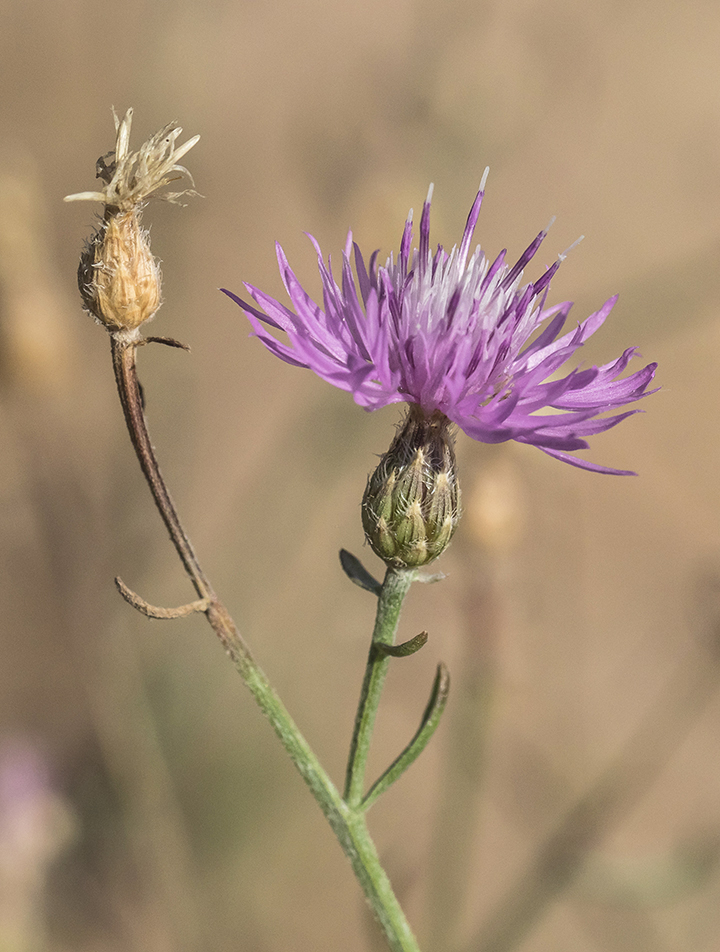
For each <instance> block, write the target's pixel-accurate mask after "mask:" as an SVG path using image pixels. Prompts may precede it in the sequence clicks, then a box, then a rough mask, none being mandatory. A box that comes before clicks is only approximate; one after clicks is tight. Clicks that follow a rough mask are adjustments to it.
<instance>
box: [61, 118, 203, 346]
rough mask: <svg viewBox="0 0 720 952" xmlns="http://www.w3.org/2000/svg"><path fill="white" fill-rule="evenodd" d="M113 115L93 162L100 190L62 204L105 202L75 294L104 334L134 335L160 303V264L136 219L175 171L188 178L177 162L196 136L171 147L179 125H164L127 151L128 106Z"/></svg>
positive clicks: (171, 197) (170, 195) (171, 196)
mask: <svg viewBox="0 0 720 952" xmlns="http://www.w3.org/2000/svg"><path fill="white" fill-rule="evenodd" d="M113 115H114V116H115V132H116V139H115V150H114V151H113V152H108V153H107V154H106V155H104V156H101V157H100V158H99V159H98V161H97V164H96V172H97V177H98V178H99V179H101V180H102V181H103V182H104V183H105V185H104V187H103V188H102V189H101V190H100V191H96V192H78V193H77V194H75V195H68V196H67V197H66V198H65V201H66V202H72V201H98V202H103V204H104V205H105V214H104V217H103V221H102V223H101V225H100V227H99V229H98V230H97V232H96V233H95V234H94V235H93V237H92V238H91V239H90V241H89V242H88V245H87V247H86V248H85V250H84V252H83V254H82V256H81V258H80V267H79V268H78V285H79V287H80V295H81V297H82V299H83V304H84V305H85V307H86V308H87V310H88V311H89V312H90V314H92V315H93V317H95V318H97V320H98V321H100V323H101V324H104V325H105V327H106V328H107V329H108V330H109V331H110V332H111V333H118V332H129V333H131V334H134V333H135V332H136V331H137V328H138V327H140V325H141V324H143V323H144V322H145V321H147V320H149V319H150V318H151V317H152V316H153V315H154V314H155V312H156V311H157V310H158V308H159V307H160V304H161V295H160V268H159V267H158V263H157V261H156V260H155V258H154V257H153V255H152V252H151V251H150V242H149V239H148V233H147V231H145V230H144V229H143V228H142V227H141V224H140V220H141V214H142V209H143V206H144V205H145V203H146V202H147V200H148V198H149V197H150V196H151V195H152V194H153V193H156V192H157V191H158V190H159V189H162V188H164V187H165V186H166V185H168V184H169V183H170V182H173V181H176V180H177V179H179V178H181V177H182V176H183V175H185V176H187V177H188V178H189V179H190V182H191V183H192V176H191V175H190V173H189V172H188V170H187V169H186V168H184V167H183V166H182V165H179V164H178V161H179V159H181V158H182V156H184V155H185V153H186V152H188V151H189V150H190V149H192V147H193V146H194V145H195V143H196V142H197V141H198V139H199V138H200V136H193V138H192V139H188V141H187V142H185V143H184V144H183V145H181V146H177V147H176V144H175V143H176V140H177V138H178V136H179V135H180V133H181V132H182V129H181V128H180V127H179V126H178V125H177V123H175V122H171V123H169V124H168V125H167V126H165V127H164V128H162V129H160V131H159V132H156V133H155V135H153V136H151V137H150V138H149V139H148V140H147V142H145V143H144V144H143V145H142V146H141V148H140V149H139V150H138V151H137V152H132V153H131V152H130V128H131V125H132V115H133V111H132V109H128V111H127V112H126V113H125V116H124V117H123V119H122V120H119V119H118V117H117V115H115V113H114V111H113ZM175 173H177V174H175ZM194 194H197V193H196V192H194V191H193V190H192V189H185V190H183V191H180V192H166V193H164V194H163V195H162V196H160V197H162V198H164V199H165V200H166V201H169V202H177V201H178V199H179V198H180V197H181V196H183V195H194Z"/></svg>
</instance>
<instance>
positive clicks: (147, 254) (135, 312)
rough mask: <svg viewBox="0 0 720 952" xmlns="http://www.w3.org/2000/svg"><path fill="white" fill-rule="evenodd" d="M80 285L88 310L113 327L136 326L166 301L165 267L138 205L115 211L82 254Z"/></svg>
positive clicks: (115, 328) (120, 328) (119, 329)
mask: <svg viewBox="0 0 720 952" xmlns="http://www.w3.org/2000/svg"><path fill="white" fill-rule="evenodd" d="M78 287H79V288H80V296H81V297H82V299H83V304H84V305H85V307H86V308H87V310H88V311H89V312H90V314H92V316H93V317H95V318H96V319H97V320H98V321H100V323H101V324H104V325H105V327H106V328H107V329H108V330H109V331H111V332H115V331H122V330H125V331H134V330H135V329H136V328H138V327H139V326H140V325H141V324H143V323H144V322H145V321H148V320H150V318H151V317H153V315H154V314H155V312H156V311H157V310H158V308H159V307H160V304H161V297H160V268H159V267H158V263H157V261H156V260H155V258H154V257H153V254H152V252H151V251H150V242H149V241H148V234H147V232H146V231H145V230H144V229H143V228H141V226H140V214H139V212H137V211H128V212H122V213H120V214H117V215H111V216H109V217H108V218H107V219H106V220H105V221H103V223H102V225H101V226H100V228H99V230H98V231H97V232H96V234H95V235H94V236H93V237H92V238H91V239H90V242H89V243H88V245H87V247H86V248H85V251H84V252H83V254H82V256H81V258H80V267H79V268H78Z"/></svg>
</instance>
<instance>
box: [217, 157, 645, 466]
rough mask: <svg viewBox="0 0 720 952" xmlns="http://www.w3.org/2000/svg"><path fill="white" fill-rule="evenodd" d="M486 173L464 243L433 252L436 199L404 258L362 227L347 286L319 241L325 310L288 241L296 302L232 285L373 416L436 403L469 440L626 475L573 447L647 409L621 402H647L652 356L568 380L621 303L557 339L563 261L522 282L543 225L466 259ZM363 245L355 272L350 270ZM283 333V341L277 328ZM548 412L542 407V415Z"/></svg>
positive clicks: (297, 355)
mask: <svg viewBox="0 0 720 952" xmlns="http://www.w3.org/2000/svg"><path fill="white" fill-rule="evenodd" d="M486 178H487V171H486V173H485V175H484V176H483V180H482V183H481V185H480V190H479V191H478V194H477V197H476V199H475V202H474V203H473V206H472V208H471V210H470V215H469V216H468V220H467V224H466V226H465V231H464V233H463V237H462V241H461V243H460V248H459V249H458V248H457V246H456V247H454V248H453V249H452V251H451V252H450V253H449V254H448V253H447V252H446V251H445V250H444V249H443V248H442V246H438V249H437V251H436V252H435V253H434V254H433V253H432V252H431V250H430V200H431V197H432V187H431V188H430V191H429V193H428V197H427V200H426V202H425V204H424V206H423V211H422V217H421V220H420V247H419V249H416V250H412V237H413V224H412V212H410V215H409V216H408V219H407V222H406V223H405V228H404V230H403V235H402V239H401V241H400V252H399V254H398V256H397V259H396V258H394V257H393V255H391V256H390V258H389V259H388V261H387V263H386V264H385V266H384V267H378V264H377V257H378V252H377V251H376V252H374V253H373V254H372V255H371V257H370V260H369V262H368V263H367V264H366V262H365V260H364V258H363V256H362V254H361V252H360V249H359V248H358V246H357V245H356V244H354V243H353V242H352V233H351V234H349V235H348V241H347V245H346V248H345V252H344V254H343V260H342V277H341V281H340V284H339V285H338V283H337V282H336V280H335V278H334V277H333V274H332V270H331V265H330V260H329V259H328V264H327V265H326V264H325V262H324V261H323V258H322V252H321V251H320V247H319V245H318V243H317V242H316V241H315V239H314V238H312V236H310V240H311V241H312V242H313V245H314V246H315V249H316V251H317V253H318V265H319V268H320V276H321V278H322V283H323V305H322V307H321V306H320V305H319V304H316V303H315V302H314V301H313V300H312V299H311V298H310V297H309V296H308V294H307V293H306V292H305V291H304V290H303V288H302V286H301V285H300V282H299V281H298V279H297V277H296V276H295V274H294V272H293V271H292V269H291V268H290V265H289V264H288V262H287V259H286V257H285V254H284V253H283V250H282V248H281V247H280V245H277V257H278V262H279V265H280V273H281V275H282V279H283V282H284V284H285V288H286V290H287V293H288V295H289V297H290V300H291V302H292V305H293V308H294V310H290V309H289V308H288V307H286V306H285V305H283V304H281V303H280V302H278V301H276V300H275V299H274V298H271V297H269V296H268V295H267V294H264V293H263V292H262V291H260V290H259V289H258V288H255V287H253V286H252V285H249V284H246V285H245V287H246V288H247V290H248V292H249V293H250V294H251V295H252V297H253V298H254V299H255V301H256V302H257V304H258V305H259V308H260V309H258V308H256V307H253V306H252V305H251V304H248V303H247V302H245V301H243V300H241V299H240V298H239V297H237V296H236V295H235V294H233V293H232V292H230V291H225V294H227V295H228V296H229V297H231V298H232V299H233V300H234V301H236V302H237V303H238V304H239V305H240V307H242V309H243V310H244V311H245V313H246V314H247V316H248V318H249V320H250V323H251V324H252V326H253V328H254V330H255V333H256V334H257V336H258V337H259V338H260V340H261V341H262V342H263V344H264V345H265V346H266V347H267V349H268V350H269V351H271V353H273V354H275V355H276V356H278V357H280V358H281V359H282V360H284V361H286V362H287V363H289V364H294V365H295V366H297V367H308V368H310V369H311V370H312V371H314V372H315V373H316V374H317V375H318V376H319V377H322V379H323V380H327V381H328V383H331V384H333V385H334V386H336V387H339V388H340V389H341V390H348V391H350V392H351V393H352V395H353V397H354V399H355V402H356V403H358V404H359V405H360V406H362V407H364V408H365V409H366V410H376V409H377V408H378V407H384V406H386V405H387V404H390V403H399V402H406V403H410V404H417V405H418V406H419V407H420V408H421V409H422V410H423V412H424V413H425V414H426V415H427V416H430V415H431V414H432V413H434V412H436V411H440V412H441V413H443V414H444V415H445V416H446V417H448V419H449V420H451V421H452V422H453V423H456V424H457V426H458V427H459V428H460V429H461V430H463V431H464V432H465V433H467V435H468V436H470V437H472V438H473V439H475V440H480V441H481V442H483V443H502V442H505V441H506V440H516V441H517V442H519V443H530V444H532V445H533V446H537V447H538V448H539V449H541V450H543V451H544V452H545V453H548V454H549V455H550V456H555V457H556V458H557V459H560V460H563V461H564V462H566V463H571V464H573V465H574V466H579V467H581V468H583V469H589V470H594V471H595V472H599V473H614V474H619V475H626V474H628V471H626V470H617V469H609V468H608V467H604V466H598V465H596V464H594V463H589V462H587V461H586V460H582V459H579V458H578V457H576V456H572V455H569V453H571V452H572V451H575V450H581V449H586V448H587V447H588V443H587V441H586V439H585V437H588V436H591V435H593V434H595V433H601V432H602V431H603V430H608V429H610V427H613V426H615V425H616V424H617V423H619V422H620V421H621V420H624V419H625V418H626V417H628V416H631V415H632V414H633V413H637V412H638V411H637V410H625V411H623V412H621V413H615V414H611V415H609V416H602V415H601V414H605V413H607V412H609V411H614V410H618V409H619V408H621V407H624V406H625V405H627V404H628V403H632V402H633V401H635V400H638V399H639V398H640V397H642V396H646V395H647V394H648V392H654V391H647V387H648V385H649V384H650V381H651V380H652V378H653V375H654V373H655V368H656V366H657V365H656V364H648V366H647V367H645V368H644V369H643V370H638V371H636V372H635V373H633V374H630V375H629V376H627V377H621V376H620V375H621V374H622V373H623V371H624V370H625V368H626V367H627V366H628V364H629V362H630V360H631V358H632V357H633V356H634V355H635V354H636V353H637V350H636V348H634V347H631V348H629V349H628V350H626V351H625V352H624V353H623V354H622V355H621V356H620V357H618V358H617V360H614V361H612V362H611V363H608V364H603V365H602V366H601V367H590V368H588V369H584V370H581V369H575V370H572V371H571V372H570V373H568V374H567V375H566V376H558V375H557V372H558V370H559V369H560V368H561V367H562V365H563V364H564V363H565V362H566V361H567V360H568V359H569V358H570V357H572V356H573V354H574V353H575V351H576V350H577V349H578V348H579V347H581V346H582V345H583V344H584V343H585V341H586V340H587V339H588V338H589V337H591V336H592V335H593V334H594V333H595V331H597V330H598V329H599V328H600V327H601V326H602V324H603V323H604V321H605V318H606V317H607V316H608V314H609V313H610V311H611V309H612V307H613V305H614V304H615V301H616V299H617V298H616V297H612V298H610V300H609V301H607V302H606V303H605V304H604V305H603V306H602V307H601V308H600V310H598V311H596V312H595V313H594V314H591V315H590V317H588V318H587V319H586V320H584V321H583V322H582V323H581V324H579V325H578V326H577V327H575V328H573V329H571V330H570V331H568V332H567V333H565V334H562V335H561V331H562V328H563V326H564V324H565V322H566V320H567V317H568V314H569V312H570V308H571V306H572V304H571V302H565V303H563V304H557V305H555V306H553V307H545V302H546V298H547V293H548V289H549V286H550V280H551V278H552V276H553V275H554V274H555V272H556V271H557V269H558V267H559V266H560V263H561V261H562V260H563V258H564V255H560V257H559V258H558V260H557V261H556V262H555V263H554V264H553V265H552V266H551V267H550V268H548V269H547V270H546V271H545V273H544V274H543V275H541V277H539V278H538V279H537V281H534V282H530V283H528V284H522V278H523V269H524V268H525V266H526V265H527V264H528V263H529V262H530V260H531V259H532V258H533V257H534V255H535V253H536V252H537V250H538V248H539V247H540V245H541V243H542V241H543V239H544V238H545V236H546V234H547V230H543V231H541V232H540V234H539V235H538V236H537V238H536V239H535V240H534V241H533V242H532V244H531V245H530V246H529V247H528V248H527V250H526V251H525V252H524V253H523V254H522V255H521V256H520V259H519V260H518V262H517V263H516V264H515V265H513V266H510V265H508V264H506V262H505V251H502V252H501V253H500V254H499V255H498V257H497V258H496V259H495V261H494V262H493V263H492V264H490V263H489V261H488V259H487V258H486V257H485V255H484V254H483V252H482V250H481V249H480V248H479V247H478V248H476V250H475V251H474V253H472V255H471V254H470V243H471V241H472V237H473V232H474V231H475V225H476V223H477V220H478V215H479V213H480V205H481V203H482V200H483V196H484V194H485V192H484V187H485V181H486ZM351 248H352V249H353V250H354V261H355V275H353V271H352V268H351V265H350V252H351ZM268 327H269V328H271V329H274V330H281V331H284V332H285V334H286V335H287V343H285V342H283V341H281V340H278V339H277V338H276V337H274V336H273V334H272V333H271V331H268V329H267V328H268ZM543 411H544V412H543Z"/></svg>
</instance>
